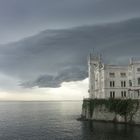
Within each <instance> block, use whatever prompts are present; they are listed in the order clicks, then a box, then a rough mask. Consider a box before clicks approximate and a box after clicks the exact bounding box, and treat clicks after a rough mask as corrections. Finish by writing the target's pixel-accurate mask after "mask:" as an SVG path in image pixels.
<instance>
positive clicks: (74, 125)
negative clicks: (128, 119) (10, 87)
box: [0, 102, 140, 140]
mask: <svg viewBox="0 0 140 140" xmlns="http://www.w3.org/2000/svg"><path fill="white" fill-rule="evenodd" d="M81 105H82V102H0V140H140V127H137V126H126V125H122V124H119V125H115V124H112V123H101V122H100V123H99V122H93V123H90V122H80V121H77V120H76V119H77V118H78V117H79V116H80V114H81Z"/></svg>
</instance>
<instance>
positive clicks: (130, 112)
mask: <svg viewBox="0 0 140 140" xmlns="http://www.w3.org/2000/svg"><path fill="white" fill-rule="evenodd" d="M97 107H105V108H106V109H107V110H108V111H110V112H114V113H115V114H119V115H120V116H123V117H124V118H125V121H127V118H128V117H129V118H130V119H129V120H130V121H132V118H133V116H134V114H135V113H136V112H137V110H138V108H139V100H132V99H88V100H84V101H83V109H88V110H89V113H90V117H91V118H92V114H93V111H94V109H95V108H97ZM114 119H115V118H114Z"/></svg>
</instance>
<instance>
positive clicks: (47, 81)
mask: <svg viewBox="0 0 140 140" xmlns="http://www.w3.org/2000/svg"><path fill="white" fill-rule="evenodd" d="M139 25H140V18H137V19H131V20H127V21H123V22H117V23H111V24H102V25H93V26H82V27H75V28H70V29H63V30H45V31H43V32H41V33H40V34H37V35H35V36H32V37H29V38H25V39H23V40H21V41H19V42H15V43H10V44H7V45H2V46H1V47H0V72H1V73H4V74H5V75H9V76H12V77H16V78H18V79H19V81H20V85H21V86H24V87H34V86H39V87H59V86H60V85H61V83H62V82H69V81H77V80H82V79H84V78H86V77H87V56H88V54H89V52H90V51H92V49H93V48H94V49H95V51H96V52H102V54H103V57H104V58H105V62H110V63H111V62H115V63H121V64H122V63H126V60H127V58H129V57H130V56H139V55H140V28H139Z"/></svg>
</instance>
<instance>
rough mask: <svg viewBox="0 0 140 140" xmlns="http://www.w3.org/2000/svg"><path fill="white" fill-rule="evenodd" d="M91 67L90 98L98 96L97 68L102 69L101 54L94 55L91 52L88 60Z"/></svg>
mask: <svg viewBox="0 0 140 140" xmlns="http://www.w3.org/2000/svg"><path fill="white" fill-rule="evenodd" d="M88 65H89V66H88V67H89V98H96V96H95V69H100V67H101V65H102V63H101V55H94V54H93V53H91V54H90V55H89V60H88Z"/></svg>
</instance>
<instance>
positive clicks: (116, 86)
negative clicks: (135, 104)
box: [88, 54, 140, 99]
mask: <svg viewBox="0 0 140 140" xmlns="http://www.w3.org/2000/svg"><path fill="white" fill-rule="evenodd" d="M88 65H89V98H92V99H94V98H103V99H104V98H105V99H107V98H124V99H128V98H131V99H140V61H138V60H134V59H132V58H131V59H130V63H129V65H127V66H125V65H123V66H122V65H106V64H104V63H103V61H102V59H101V56H100V55H99V56H95V55H93V54H90V57H89V61H88Z"/></svg>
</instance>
